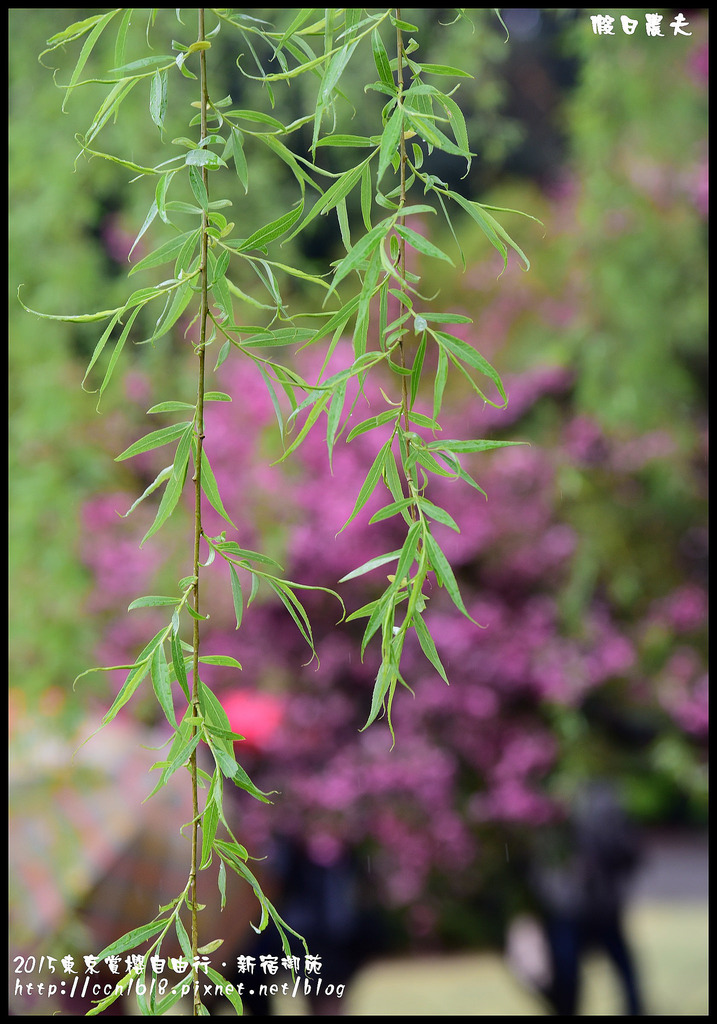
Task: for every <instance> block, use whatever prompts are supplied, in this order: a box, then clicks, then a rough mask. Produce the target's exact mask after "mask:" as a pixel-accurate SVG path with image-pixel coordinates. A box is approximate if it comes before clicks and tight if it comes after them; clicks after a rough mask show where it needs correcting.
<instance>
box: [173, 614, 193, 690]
mask: <svg viewBox="0 0 717 1024" xmlns="http://www.w3.org/2000/svg"><path fill="white" fill-rule="evenodd" d="M170 647H171V650H172V668H173V669H174V676H175V678H176V680H177V682H178V683H179V685H180V686H181V687H182V690H183V691H184V695H185V697H186V698H187V700H189V683H188V680H187V670H186V668H185V667H184V657H183V655H182V648H181V645H180V642H179V636H178V635H177V633H175V632H174V630H173V631H172V634H171V637H170Z"/></svg>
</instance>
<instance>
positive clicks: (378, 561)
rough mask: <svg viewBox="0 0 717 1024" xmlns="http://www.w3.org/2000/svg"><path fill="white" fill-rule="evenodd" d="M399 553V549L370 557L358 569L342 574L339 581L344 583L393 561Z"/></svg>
mask: <svg viewBox="0 0 717 1024" xmlns="http://www.w3.org/2000/svg"><path fill="white" fill-rule="evenodd" d="M400 554H401V552H400V550H399V551H389V552H388V554H386V555H378V556H377V557H376V558H370V559H369V560H368V562H364V563H363V565H360V566H359V567H358V569H353V570H352V571H351V572H349V573H347V574H346V575H345V576H342V577H341V579H340V580H339V583H346V582H347V581H348V580H353V579H355V578H356V577H357V576H363V575H364V574H365V573H367V572H371V570H372V569H378V568H380V566H382V565H387V564H388V563H389V562H395V561H396V559H397V558H398V556H399V555H400Z"/></svg>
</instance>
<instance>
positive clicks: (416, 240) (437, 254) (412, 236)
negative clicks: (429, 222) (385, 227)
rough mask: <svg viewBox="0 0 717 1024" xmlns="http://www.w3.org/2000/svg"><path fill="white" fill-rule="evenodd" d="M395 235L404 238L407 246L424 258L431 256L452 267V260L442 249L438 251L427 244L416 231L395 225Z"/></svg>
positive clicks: (435, 247) (431, 243) (433, 246)
mask: <svg viewBox="0 0 717 1024" xmlns="http://www.w3.org/2000/svg"><path fill="white" fill-rule="evenodd" d="M395 230H396V233H397V234H399V235H400V236H401V238H405V239H406V241H407V242H408V244H409V245H411V246H413V248H414V249H416V250H417V251H418V252H422V253H423V254H424V256H432V257H433V258H434V259H438V260H444V261H445V262H446V263H450V265H451V266H454V263H453V260H452V259H451V258H450V256H447V255H446V253H444V252H443V250H442V249H439V248H438V246H437V245H434V244H433V242H429V241H428V239H427V238H424V237H423V235H419V234H418V232H417V231H412V230H411V228H407V227H405V226H403V225H401V224H397V225H396V229H395Z"/></svg>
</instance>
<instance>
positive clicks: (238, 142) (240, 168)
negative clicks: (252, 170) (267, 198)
mask: <svg viewBox="0 0 717 1024" xmlns="http://www.w3.org/2000/svg"><path fill="white" fill-rule="evenodd" d="M231 147H232V159H233V160H234V166H235V168H236V172H237V176H238V178H239V181H240V182H241V183H242V185H243V187H244V193H245V194H246V193H247V192H248V191H249V168H248V166H247V162H246V156H245V155H244V136H243V135H242V133H241V132H240V131H239V129H238V128H232V133H231Z"/></svg>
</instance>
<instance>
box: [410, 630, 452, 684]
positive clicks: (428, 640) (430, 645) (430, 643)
mask: <svg viewBox="0 0 717 1024" xmlns="http://www.w3.org/2000/svg"><path fill="white" fill-rule="evenodd" d="M412 625H413V628H414V629H415V631H416V636H417V637H418V642H419V643H420V645H421V650H422V651H423V653H424V654H425V655H426V657H427V658H428V660H429V661H430V663H431V664H432V665H433V667H434V668H435V670H436V672H438V674H439V676H440V677H441V679H443V680H444V681H445V682H446V683H447V682H448V676H447V675H446V670H445V669H444V667H443V663H442V661H441V659H440V658H439V657H438V651H437V650H436V645H435V643H434V640H433V637H432V636H431V634H430V631H429V629H428V627H427V626H426V623H425V622H424V621H423V619H422V618H421V615H420V613H419V612H414V613H413V619H412Z"/></svg>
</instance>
